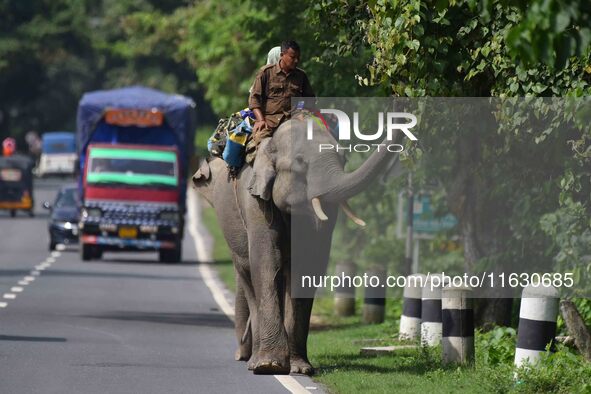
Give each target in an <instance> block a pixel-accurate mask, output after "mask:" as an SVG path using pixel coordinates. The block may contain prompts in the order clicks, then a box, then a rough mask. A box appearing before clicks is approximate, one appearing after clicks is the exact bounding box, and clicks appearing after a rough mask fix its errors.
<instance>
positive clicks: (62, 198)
mask: <svg viewBox="0 0 591 394" xmlns="http://www.w3.org/2000/svg"><path fill="white" fill-rule="evenodd" d="M77 205H78V193H77V192H76V189H65V190H62V191H61V192H60V194H59V195H58V196H57V200H56V202H55V207H56V208H68V207H75V206H77Z"/></svg>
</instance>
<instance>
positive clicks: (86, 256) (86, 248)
mask: <svg viewBox="0 0 591 394" xmlns="http://www.w3.org/2000/svg"><path fill="white" fill-rule="evenodd" d="M93 246H94V245H88V244H81V245H80V258H81V259H82V261H90V260H91V259H92V257H93V254H94V253H93V252H94V250H93Z"/></svg>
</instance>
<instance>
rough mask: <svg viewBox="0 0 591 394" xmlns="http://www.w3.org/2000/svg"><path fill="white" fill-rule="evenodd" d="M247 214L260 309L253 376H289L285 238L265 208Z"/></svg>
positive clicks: (250, 250) (254, 281) (258, 208)
mask: <svg viewBox="0 0 591 394" xmlns="http://www.w3.org/2000/svg"><path fill="white" fill-rule="evenodd" d="M258 203H259V204H261V205H264V204H265V203H264V202H262V201H259V202H258ZM248 215H249V220H247V222H248V223H249V226H248V235H249V237H248V239H249V259H250V269H251V279H252V284H253V288H254V292H255V297H256V304H257V308H258V311H257V312H258V319H257V331H258V343H259V348H258V354H257V355H256V358H257V361H256V364H255V366H254V373H256V374H282V373H283V374H286V373H289V347H288V343H287V333H286V331H285V327H284V324H283V323H284V319H283V316H284V313H283V312H284V311H283V308H284V291H285V288H284V278H283V270H282V262H281V250H280V247H279V245H281V242H283V237H282V236H281V231H280V227H279V224H278V223H271V224H268V223H267V222H266V218H265V217H264V209H261V208H260V207H257V208H254V207H253V209H250V210H249V213H248ZM277 216H278V215H277Z"/></svg>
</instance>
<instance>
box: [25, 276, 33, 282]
mask: <svg viewBox="0 0 591 394" xmlns="http://www.w3.org/2000/svg"><path fill="white" fill-rule="evenodd" d="M23 280H26V281H27V282H33V281H34V280H35V277H34V276H25V277H24V278H23Z"/></svg>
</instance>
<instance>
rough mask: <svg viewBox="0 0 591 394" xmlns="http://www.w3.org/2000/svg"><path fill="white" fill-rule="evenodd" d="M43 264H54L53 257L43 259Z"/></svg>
mask: <svg viewBox="0 0 591 394" xmlns="http://www.w3.org/2000/svg"><path fill="white" fill-rule="evenodd" d="M45 263H49V264H51V263H55V259H54V258H53V257H48V258H46V259H45Z"/></svg>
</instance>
